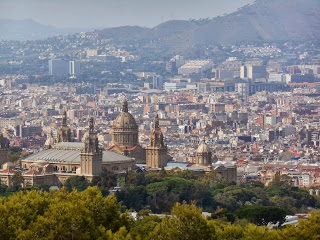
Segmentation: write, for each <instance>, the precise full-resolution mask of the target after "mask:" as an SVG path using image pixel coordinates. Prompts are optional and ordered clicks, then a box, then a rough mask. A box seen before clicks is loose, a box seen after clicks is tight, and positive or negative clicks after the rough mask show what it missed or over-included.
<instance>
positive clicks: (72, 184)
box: [63, 176, 90, 192]
mask: <svg viewBox="0 0 320 240" xmlns="http://www.w3.org/2000/svg"><path fill="white" fill-rule="evenodd" d="M89 185H90V183H89V182H88V181H87V180H86V178H85V177H84V176H72V177H69V178H68V179H67V180H66V181H65V183H64V185H63V186H64V187H65V188H66V189H67V190H68V191H69V192H72V191H73V189H74V188H75V189H76V190H77V191H79V192H82V191H84V190H86V189H87V187H88V186H89Z"/></svg>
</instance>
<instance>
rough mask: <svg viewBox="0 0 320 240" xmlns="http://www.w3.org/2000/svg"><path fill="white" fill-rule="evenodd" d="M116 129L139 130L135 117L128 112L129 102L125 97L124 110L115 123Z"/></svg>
mask: <svg viewBox="0 0 320 240" xmlns="http://www.w3.org/2000/svg"><path fill="white" fill-rule="evenodd" d="M113 128H114V129H119V128H120V129H121V128H124V129H133V130H138V125H137V123H136V120H135V119H134V117H133V116H132V115H131V114H130V113H129V112H128V102H127V100H126V99H125V100H124V101H123V104H122V112H121V113H120V114H119V115H118V117H117V118H116V120H115V121H114V123H113Z"/></svg>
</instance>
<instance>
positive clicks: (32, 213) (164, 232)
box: [0, 187, 320, 240]
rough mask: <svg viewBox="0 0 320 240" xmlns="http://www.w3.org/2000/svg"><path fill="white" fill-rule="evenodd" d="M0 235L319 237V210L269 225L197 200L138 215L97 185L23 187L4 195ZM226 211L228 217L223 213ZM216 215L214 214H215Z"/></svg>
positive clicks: (8, 237) (25, 237) (56, 236)
mask: <svg viewBox="0 0 320 240" xmlns="http://www.w3.org/2000/svg"><path fill="white" fill-rule="evenodd" d="M0 200H1V203H0V215H1V218H0V239H259V240H263V239H319V236H320V212H319V211H315V212H312V214H311V217H310V218H309V220H300V221H299V224H298V226H297V227H293V226H287V227H285V228H280V229H269V228H268V227H266V226H257V225H255V224H252V223H248V221H246V220H239V219H238V220H236V221H235V222H234V223H231V222H228V220H227V216H228V214H226V212H225V213H222V214H220V216H219V214H217V215H218V217H217V216H213V217H211V218H205V217H204V216H203V215H202V214H201V212H202V209H201V208H199V207H196V206H195V205H189V204H186V203H184V204H180V203H176V204H175V205H174V207H173V208H172V210H171V215H170V216H166V217H164V218H159V217H157V216H154V215H150V214H149V212H148V211H146V210H142V211H140V212H139V213H138V214H137V219H136V220H134V219H133V218H131V217H129V215H128V212H124V213H123V212H121V204H119V203H118V201H117V199H116V197H115V196H114V195H111V196H108V197H103V195H102V193H101V191H100V190H99V188H98V187H88V188H87V189H86V190H84V191H83V192H77V191H76V190H74V191H72V192H70V193H69V192H68V191H67V190H66V189H65V188H63V189H62V190H60V191H50V192H46V191H39V190H31V191H20V192H18V193H16V194H14V195H12V196H9V197H2V198H0ZM223 216H225V217H223ZM213 218H215V219H213Z"/></svg>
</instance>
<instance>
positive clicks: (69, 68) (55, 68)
mask: <svg viewBox="0 0 320 240" xmlns="http://www.w3.org/2000/svg"><path fill="white" fill-rule="evenodd" d="M49 74H50V75H68V74H70V75H78V74H80V62H79V61H69V62H68V61H64V60H60V59H51V60H49Z"/></svg>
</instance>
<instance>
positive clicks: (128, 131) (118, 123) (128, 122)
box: [112, 99, 138, 148]
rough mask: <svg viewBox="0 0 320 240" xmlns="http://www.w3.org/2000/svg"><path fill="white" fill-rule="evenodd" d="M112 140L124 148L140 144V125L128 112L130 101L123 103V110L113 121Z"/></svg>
mask: <svg viewBox="0 0 320 240" xmlns="http://www.w3.org/2000/svg"><path fill="white" fill-rule="evenodd" d="M112 130H113V135H112V141H113V142H114V143H115V144H117V145H118V146H120V147H122V148H131V147H134V146H135V145H137V144H138V125H137V123H136V120H135V119H134V118H133V116H132V115H131V114H130V113H129V112H128V102H127V100H126V99H125V100H124V101H123V104H122V112H121V113H120V114H119V115H118V117H117V118H116V120H115V121H114V122H113V127H112Z"/></svg>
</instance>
